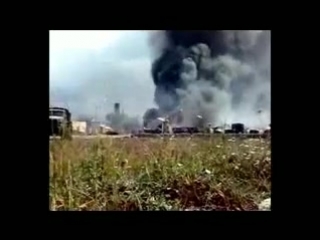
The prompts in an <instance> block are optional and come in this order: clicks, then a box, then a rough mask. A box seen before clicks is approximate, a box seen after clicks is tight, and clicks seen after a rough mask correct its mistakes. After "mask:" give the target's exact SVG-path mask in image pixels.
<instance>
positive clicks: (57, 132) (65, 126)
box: [49, 107, 72, 138]
mask: <svg viewBox="0 0 320 240" xmlns="http://www.w3.org/2000/svg"><path fill="white" fill-rule="evenodd" d="M49 136H60V137H63V138H71V136H72V122H71V113H70V111H69V110H68V109H66V108H61V107H49Z"/></svg>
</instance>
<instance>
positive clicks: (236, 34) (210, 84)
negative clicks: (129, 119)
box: [152, 30, 271, 127]
mask: <svg viewBox="0 0 320 240" xmlns="http://www.w3.org/2000/svg"><path fill="white" fill-rule="evenodd" d="M157 36H161V38H158V39H159V42H156V43H155V44H153V47H154V48H156V51H155V52H156V53H157V58H156V60H155V61H154V63H153V66H152V75H153V81H154V84H155V86H156V89H155V94H154V98H155V102H156V104H157V105H158V107H159V112H160V113H161V114H166V113H168V112H171V111H174V110H175V109H178V108H182V109H183V115H184V123H183V124H186V125H195V124H196V116H197V115H201V116H203V118H204V119H205V121H206V122H211V123H213V124H214V125H220V124H223V123H226V122H228V123H230V122H243V123H245V124H246V125H249V126H250V127H264V126H267V125H268V124H269V123H270V101H271V93H270V77H271V76H270V71H271V63H270V55H271V46H270V31H258V30H247V31H231V30H226V31H161V32H157ZM258 112H259V114H258Z"/></svg>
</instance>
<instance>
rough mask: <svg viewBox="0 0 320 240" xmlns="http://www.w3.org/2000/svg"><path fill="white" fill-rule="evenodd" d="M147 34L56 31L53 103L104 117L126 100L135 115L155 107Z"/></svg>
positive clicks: (53, 37) (52, 57) (52, 39)
mask: <svg viewBox="0 0 320 240" xmlns="http://www.w3.org/2000/svg"><path fill="white" fill-rule="evenodd" d="M148 37H149V33H148V32H147V31H120V30H114V31H111V30H108V31H72V30H71V31H66V30H64V31H50V101H51V104H53V105H64V106H67V107H69V108H70V109H71V111H72V112H73V113H74V115H75V116H76V115H78V114H90V115H92V114H94V115H95V114H98V116H99V117H103V116H104V115H105V114H106V111H107V112H109V111H111V110H112V107H113V106H112V105H113V103H114V102H116V101H118V102H120V104H121V106H122V107H123V108H124V111H125V112H126V113H128V114H130V115H140V116H141V115H142V114H143V113H144V112H145V110H146V109H147V108H149V107H150V106H153V105H154V104H153V93H154V85H153V81H152V78H151V74H150V73H151V63H152V56H151V52H150V46H149V45H148Z"/></svg>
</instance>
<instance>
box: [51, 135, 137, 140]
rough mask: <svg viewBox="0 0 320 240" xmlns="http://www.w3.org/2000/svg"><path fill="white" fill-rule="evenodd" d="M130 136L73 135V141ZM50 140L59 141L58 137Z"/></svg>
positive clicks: (125, 136)
mask: <svg viewBox="0 0 320 240" xmlns="http://www.w3.org/2000/svg"><path fill="white" fill-rule="evenodd" d="M130 136H131V135H130V134H122V135H73V136H72V138H73V139H88V140H89V139H99V138H128V137H130ZM52 139H60V137H51V136H50V137H49V140H52Z"/></svg>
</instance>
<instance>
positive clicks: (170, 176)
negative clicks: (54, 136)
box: [50, 137, 271, 211]
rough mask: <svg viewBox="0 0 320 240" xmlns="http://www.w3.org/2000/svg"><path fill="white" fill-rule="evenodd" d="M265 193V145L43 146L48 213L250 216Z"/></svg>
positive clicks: (147, 142) (145, 142)
mask: <svg viewBox="0 0 320 240" xmlns="http://www.w3.org/2000/svg"><path fill="white" fill-rule="evenodd" d="M270 188H271V161H270V142H269V141H266V140H260V139H248V140H240V139H225V138H221V137H219V138H217V139H186V138H181V139H178V138H177V139H173V140H170V139H103V140H102V139H101V140H99V139H96V140H80V139H75V140H73V141H54V142H52V143H51V144H50V209H51V210H236V211H237V210H238V211H241V210H256V209H257V204H258V203H259V202H260V201H261V200H263V199H264V198H266V197H270Z"/></svg>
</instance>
